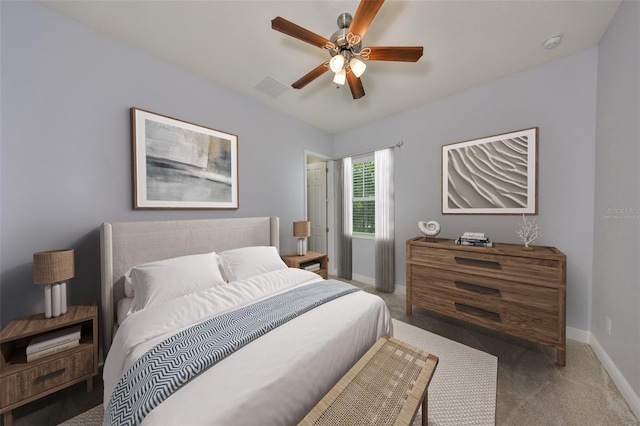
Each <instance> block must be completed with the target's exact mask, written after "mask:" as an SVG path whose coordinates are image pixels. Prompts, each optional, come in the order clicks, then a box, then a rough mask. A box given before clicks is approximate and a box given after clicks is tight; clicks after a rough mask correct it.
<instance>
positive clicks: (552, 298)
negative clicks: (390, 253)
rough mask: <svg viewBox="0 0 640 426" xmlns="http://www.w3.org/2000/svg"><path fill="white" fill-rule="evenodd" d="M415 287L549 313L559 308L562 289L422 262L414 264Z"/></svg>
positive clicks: (413, 288) (416, 288) (413, 280)
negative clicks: (457, 270) (458, 270)
mask: <svg viewBox="0 0 640 426" xmlns="http://www.w3.org/2000/svg"><path fill="white" fill-rule="evenodd" d="M410 268H411V269H410V272H411V277H412V282H413V284H412V289H411V291H415V290H423V291H426V292H432V293H434V294H437V293H438V292H439V291H440V290H448V291H449V292H451V293H452V294H461V295H468V296H469V297H473V298H475V299H476V300H479V301H485V302H487V303H488V302H490V301H500V302H501V303H511V304H513V305H514V306H525V307H535V308H536V309H541V310H546V311H549V312H556V313H557V312H558V310H559V309H560V306H559V305H560V290H559V289H557V288H550V287H543V286H539V285H533V284H526V283H522V282H514V281H505V280H500V279H496V278H488V277H483V276H480V275H473V274H465V273H456V272H453V271H449V270H445V269H437V268H429V267H426V266H421V265H411V266H410Z"/></svg>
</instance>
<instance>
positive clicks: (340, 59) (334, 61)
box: [329, 55, 344, 73]
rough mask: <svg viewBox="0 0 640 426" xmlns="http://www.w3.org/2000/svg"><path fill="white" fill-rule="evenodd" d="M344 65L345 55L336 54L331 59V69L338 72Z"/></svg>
mask: <svg viewBox="0 0 640 426" xmlns="http://www.w3.org/2000/svg"><path fill="white" fill-rule="evenodd" d="M343 67H344V56H342V55H336V56H334V57H333V58H331V60H330V61H329V68H330V69H331V71H333V72H335V73H338V72H340V70H341V69H343Z"/></svg>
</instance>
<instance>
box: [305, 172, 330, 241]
mask: <svg viewBox="0 0 640 426" xmlns="http://www.w3.org/2000/svg"><path fill="white" fill-rule="evenodd" d="M307 215H308V217H307V220H308V221H309V222H311V237H309V240H308V242H309V244H308V249H309V250H311V251H315V252H318V253H327V163H326V162H324V161H323V162H319V163H309V164H307Z"/></svg>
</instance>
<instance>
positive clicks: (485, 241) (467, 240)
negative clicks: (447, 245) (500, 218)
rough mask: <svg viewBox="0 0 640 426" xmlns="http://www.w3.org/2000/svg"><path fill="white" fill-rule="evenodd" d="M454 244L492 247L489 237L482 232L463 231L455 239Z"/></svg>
mask: <svg viewBox="0 0 640 426" xmlns="http://www.w3.org/2000/svg"><path fill="white" fill-rule="evenodd" d="M456 244H459V245H461V246H477V247H493V243H492V242H491V240H489V237H487V236H486V235H484V233H482V232H465V233H464V234H462V236H461V237H460V238H458V239H457V240H456Z"/></svg>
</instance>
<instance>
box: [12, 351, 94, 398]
mask: <svg viewBox="0 0 640 426" xmlns="http://www.w3.org/2000/svg"><path fill="white" fill-rule="evenodd" d="M63 353H64V352H61V354H63ZM93 362H94V358H93V348H92V347H90V348H87V349H84V350H82V351H79V352H76V353H73V354H71V355H69V356H63V357H60V358H57V359H53V360H51V361H49V362H47V363H45V364H39V365H36V366H34V367H33V368H28V369H26V370H23V371H20V372H19V373H16V374H11V375H9V376H7V377H3V378H2V379H0V388H1V389H2V393H1V395H0V408H3V407H6V406H8V405H11V404H13V403H16V402H18V401H21V400H23V399H26V398H29V397H31V396H34V395H37V394H39V393H41V392H44V391H46V390H49V389H52V388H54V387H56V386H60V385H63V384H65V383H67V382H70V381H72V380H74V379H78V378H80V377H82V376H86V375H87V374H91V373H92V372H93Z"/></svg>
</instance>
